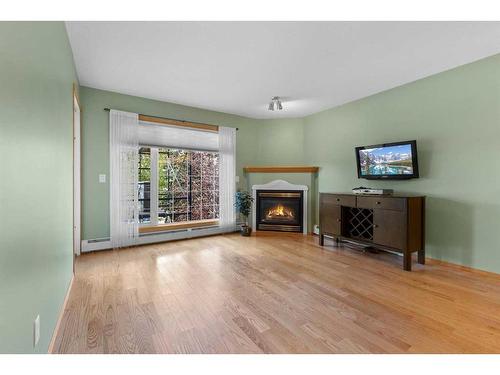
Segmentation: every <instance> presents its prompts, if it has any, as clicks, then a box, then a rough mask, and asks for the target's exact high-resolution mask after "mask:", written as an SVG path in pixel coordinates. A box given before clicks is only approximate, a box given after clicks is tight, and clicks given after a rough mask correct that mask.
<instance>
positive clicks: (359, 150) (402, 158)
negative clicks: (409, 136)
mask: <svg viewBox="0 0 500 375" xmlns="http://www.w3.org/2000/svg"><path fill="white" fill-rule="evenodd" d="M356 160H357V164H358V178H366V179H407V178H417V177H418V162H417V142H416V141H406V142H394V143H384V144H381V145H373V146H363V147H356Z"/></svg>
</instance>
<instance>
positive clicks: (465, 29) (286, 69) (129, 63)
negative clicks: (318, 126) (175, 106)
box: [66, 22, 500, 118]
mask: <svg viewBox="0 0 500 375" xmlns="http://www.w3.org/2000/svg"><path fill="white" fill-rule="evenodd" d="M66 27H67V30H68V35H69V39H70V42H71V46H72V49H73V54H74V57H75V63H76V69H77V72H78V76H79V79H80V84H81V85H83V86H89V87H94V88H99V89H104V90H110V91H116V92H120V93H124V94H130V95H137V96H141V97H145V98H151V99H157V100H163V101H167V102H173V103H179V104H184V105H189V106H194V107H199V108H205V109H211V110H215V111H221V112H226V113H233V114H238V115H242V116H248V117H253V118H276V117H301V116H305V115H308V114H311V113H314V112H318V111H321V110H324V109H327V108H331V107H335V106H338V105H340V104H343V103H347V102H350V101H353V100H356V99H360V98H363V97H366V96H369V95H372V94H375V93H377V92H380V91H383V90H387V89H390V88H393V87H396V86H399V85H402V84H405V83H408V82H411V81H415V80H417V79H420V78H423V77H426V76H429V75H432V74H435V73H438V72H441V71H444V70H447V69H450V68H453V67H456V66H459V65H463V64H466V63H469V62H472V61H475V60H478V59H481V58H483V57H486V56H490V55H493V54H496V53H500V22H67V23H66ZM275 95H278V96H282V97H283V98H284V100H283V106H284V110H283V111H281V112H277V111H275V112H271V111H268V110H267V106H268V103H269V101H270V99H271V97H273V96H275Z"/></svg>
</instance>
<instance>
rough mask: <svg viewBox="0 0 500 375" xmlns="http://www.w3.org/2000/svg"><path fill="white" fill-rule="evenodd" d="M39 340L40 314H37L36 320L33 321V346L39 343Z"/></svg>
mask: <svg viewBox="0 0 500 375" xmlns="http://www.w3.org/2000/svg"><path fill="white" fill-rule="evenodd" d="M38 341H40V315H37V316H36V319H35V321H34V322H33V346H34V347H35V346H37V345H38Z"/></svg>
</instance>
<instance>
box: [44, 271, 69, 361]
mask: <svg viewBox="0 0 500 375" xmlns="http://www.w3.org/2000/svg"><path fill="white" fill-rule="evenodd" d="M73 280H75V275H74V274H73V275H71V280H70V282H69V286H68V290H67V291H66V296H65V297H64V302H63V305H62V307H61V310H60V311H59V317H58V318H57V323H56V328H54V333H52V338H51V339H50V344H49V350H48V353H49V354H53V353H54V345H55V343H56V337H57V333H58V332H59V327H60V326H61V321H62V318H63V315H64V310H66V305H67V304H68V300H69V294H70V292H71V288H72V286H73Z"/></svg>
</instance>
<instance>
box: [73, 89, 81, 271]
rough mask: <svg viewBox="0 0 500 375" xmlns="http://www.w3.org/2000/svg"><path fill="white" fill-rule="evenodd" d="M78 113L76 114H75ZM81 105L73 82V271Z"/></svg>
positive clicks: (77, 234)
mask: <svg viewBox="0 0 500 375" xmlns="http://www.w3.org/2000/svg"><path fill="white" fill-rule="evenodd" d="M77 113H78V116H77ZM81 122H82V121H81V105H80V99H79V97H78V91H77V86H76V84H73V139H72V141H73V226H72V231H73V246H72V249H73V272H74V269H75V256H78V255H80V253H81V243H82V241H81V227H82V225H81V223H82V220H81V217H82V216H81V181H82V180H81V170H82V169H81V148H82V147H81V134H82V133H81V132H82V127H81Z"/></svg>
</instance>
